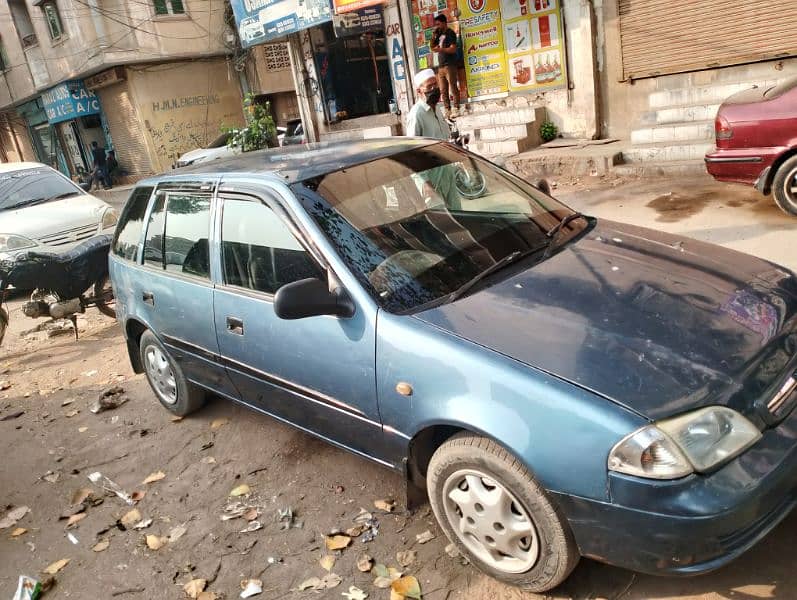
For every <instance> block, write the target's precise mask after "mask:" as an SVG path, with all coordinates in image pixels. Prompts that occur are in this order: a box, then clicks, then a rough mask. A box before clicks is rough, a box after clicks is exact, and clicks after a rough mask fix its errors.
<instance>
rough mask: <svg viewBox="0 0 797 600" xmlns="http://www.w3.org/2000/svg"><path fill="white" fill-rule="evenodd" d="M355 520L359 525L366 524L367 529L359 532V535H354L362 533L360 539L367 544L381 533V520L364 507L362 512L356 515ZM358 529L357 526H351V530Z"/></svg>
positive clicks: (361, 509)
mask: <svg viewBox="0 0 797 600" xmlns="http://www.w3.org/2000/svg"><path fill="white" fill-rule="evenodd" d="M353 521H354V522H355V523H357V524H358V525H363V526H365V530H364V531H363V532H361V533H360V534H358V536H354V537H359V535H362V537H361V538H360V541H361V542H363V543H366V544H367V543H368V542H372V541H373V540H374V538H376V534H378V533H379V521H378V520H377V519H376V518H375V517H374V515H372V514H371V513H369V512H368V511H367V510H365V509H364V508H360V512H359V513H357V516H356V517H354V519H353ZM356 530H357V528H355V527H352V528H351V531H356ZM347 533H348V531H347Z"/></svg>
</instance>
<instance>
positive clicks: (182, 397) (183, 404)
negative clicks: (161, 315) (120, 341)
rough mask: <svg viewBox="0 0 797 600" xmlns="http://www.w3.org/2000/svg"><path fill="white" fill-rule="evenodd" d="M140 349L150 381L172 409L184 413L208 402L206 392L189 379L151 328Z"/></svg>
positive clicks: (165, 404) (143, 337) (157, 393)
mask: <svg viewBox="0 0 797 600" xmlns="http://www.w3.org/2000/svg"><path fill="white" fill-rule="evenodd" d="M139 349H140V353H141V363H142V364H143V365H144V372H145V373H146V374H147V381H149V385H150V387H151V388H152V391H153V392H155V396H157V398H158V401H159V402H160V403H161V404H162V405H163V406H164V407H165V408H166V409H167V410H168V411H169V412H172V413H174V414H175V415H179V416H181V417H183V416H185V415H187V414H190V413H192V412H194V411H195V410H198V409H199V408H201V407H202V405H203V404H205V392H204V391H203V390H202V389H200V388H198V387H196V386H194V385H192V384H191V383H189V382H188V380H187V379H186V378H185V375H183V371H182V369H180V366H179V365H178V364H177V363H176V362H175V361H174V359H173V358H172V357H171V355H169V353H168V351H167V350H166V348H164V347H163V344H161V343H160V341H159V340H158V338H156V337H155V335H154V334H153V333H152V332H151V331H145V332H144V333H143V334H142V335H141V341H140V342H139Z"/></svg>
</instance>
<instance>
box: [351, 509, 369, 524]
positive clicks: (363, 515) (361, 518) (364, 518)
mask: <svg viewBox="0 0 797 600" xmlns="http://www.w3.org/2000/svg"><path fill="white" fill-rule="evenodd" d="M373 520H374V515H372V514H371V513H369V512H368V511H367V510H365V509H364V508H361V509H360V512H359V513H358V514H357V516H356V517H354V519H352V521H354V522H355V523H368V522H369V521H373Z"/></svg>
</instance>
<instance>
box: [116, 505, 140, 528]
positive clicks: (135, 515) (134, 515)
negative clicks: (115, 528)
mask: <svg viewBox="0 0 797 600" xmlns="http://www.w3.org/2000/svg"><path fill="white" fill-rule="evenodd" d="M139 521H141V513H140V512H139V511H138V509H137V508H134V509H133V510H131V511H129V512H126V513H125V514H124V515H122V518H121V519H119V522H120V523H121V524H122V525H124V526H125V527H132V526H133V525H135V524H136V523H138V522H139Z"/></svg>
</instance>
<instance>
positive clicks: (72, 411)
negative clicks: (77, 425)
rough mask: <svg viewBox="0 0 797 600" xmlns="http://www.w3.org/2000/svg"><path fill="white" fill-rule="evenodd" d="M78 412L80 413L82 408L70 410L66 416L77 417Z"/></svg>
mask: <svg viewBox="0 0 797 600" xmlns="http://www.w3.org/2000/svg"><path fill="white" fill-rule="evenodd" d="M78 414H80V410H79V409H77V408H76V409H75V410H70V411H69V412H68V413H66V415H65V416H67V417H69V418H71V417H76V416H77V415H78Z"/></svg>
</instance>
